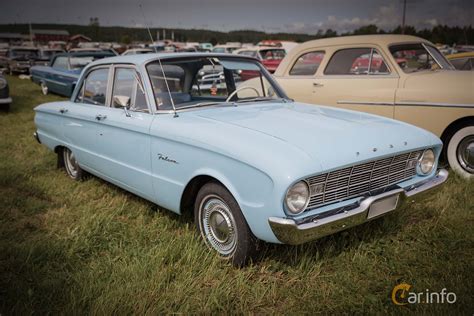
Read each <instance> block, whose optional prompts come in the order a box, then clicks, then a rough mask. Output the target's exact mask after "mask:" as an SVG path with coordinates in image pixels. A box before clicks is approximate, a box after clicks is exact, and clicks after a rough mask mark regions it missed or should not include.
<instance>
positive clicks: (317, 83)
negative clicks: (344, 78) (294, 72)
mask: <svg viewBox="0 0 474 316" xmlns="http://www.w3.org/2000/svg"><path fill="white" fill-rule="evenodd" d="M313 87H324V85H323V84H322V83H319V82H313Z"/></svg>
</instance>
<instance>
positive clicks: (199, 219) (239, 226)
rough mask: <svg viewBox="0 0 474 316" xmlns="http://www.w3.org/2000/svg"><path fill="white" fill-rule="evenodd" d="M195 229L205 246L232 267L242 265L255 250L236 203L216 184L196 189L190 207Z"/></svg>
mask: <svg viewBox="0 0 474 316" xmlns="http://www.w3.org/2000/svg"><path fill="white" fill-rule="evenodd" d="M194 217H195V222H196V226H197V228H198V230H199V232H200V234H201V237H202V238H203V239H204V241H205V242H206V244H207V245H208V246H209V247H210V248H211V249H213V250H215V251H217V253H218V254H219V255H220V256H221V257H222V258H223V259H225V260H228V261H230V262H232V264H233V265H235V266H239V267H240V266H243V265H245V264H247V263H248V261H249V260H250V259H252V257H253V255H254V254H255V251H256V249H257V243H258V240H257V238H256V237H255V236H254V235H253V234H252V232H251V231H250V228H249V227H248V225H247V222H246V221H245V218H244V216H243V215H242V212H241V210H240V207H239V205H238V203H237V201H236V200H235V199H234V197H233V196H232V194H231V193H230V192H229V191H228V190H227V189H226V188H224V187H223V186H222V185H220V184H219V183H215V182H210V183H207V184H205V185H204V186H203V187H202V188H201V189H200V190H199V193H198V195H197V198H196V202H195V205H194Z"/></svg>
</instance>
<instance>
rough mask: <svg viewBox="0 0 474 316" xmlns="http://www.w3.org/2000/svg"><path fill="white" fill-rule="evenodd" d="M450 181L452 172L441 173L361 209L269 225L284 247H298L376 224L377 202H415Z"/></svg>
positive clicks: (368, 200)
mask: <svg viewBox="0 0 474 316" xmlns="http://www.w3.org/2000/svg"><path fill="white" fill-rule="evenodd" d="M447 179H448V171H446V170H445V169H440V170H439V171H438V172H437V174H436V175H435V176H434V177H431V178H430V179H428V180H426V181H423V182H421V183H418V184H416V185H413V186H411V187H409V188H406V189H403V188H397V189H393V190H391V191H388V192H384V193H381V194H378V195H375V196H371V197H368V198H366V199H364V200H362V201H360V202H359V203H358V204H357V205H355V206H352V208H350V207H348V208H347V209H344V208H338V209H335V210H332V211H327V212H326V214H330V215H328V216H326V217H322V218H318V217H317V216H312V217H311V216H309V217H307V218H303V219H298V220H295V219H292V218H280V217H270V218H269V219H268V223H269V225H270V227H271V229H272V231H273V233H274V234H275V236H276V238H277V239H278V240H279V241H280V242H282V243H284V244H290V245H298V244H302V243H305V242H308V241H311V240H315V239H318V238H321V237H324V236H327V235H331V234H334V233H337V232H339V231H342V230H345V229H348V228H350V227H353V226H357V225H360V224H362V223H365V222H368V221H369V220H372V218H370V219H369V218H368V214H369V209H370V207H371V206H372V204H374V203H375V202H377V201H381V200H383V199H386V198H389V197H393V196H395V195H399V196H400V197H402V198H405V199H406V198H411V197H413V196H414V195H416V194H420V193H424V192H427V191H428V190H431V189H434V188H436V187H439V186H440V185H441V184H443V183H444V182H445V181H446V180H447ZM402 200H403V199H402ZM391 211H392V210H391V209H387V210H386V213H383V214H381V215H380V216H383V215H385V214H387V213H390V212H391ZM377 217H379V216H377ZM377 217H374V218H377Z"/></svg>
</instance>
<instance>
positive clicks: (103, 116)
mask: <svg viewBox="0 0 474 316" xmlns="http://www.w3.org/2000/svg"><path fill="white" fill-rule="evenodd" d="M106 118H107V115H102V114H97V115H96V116H95V119H96V120H97V121H103V120H105V119H106Z"/></svg>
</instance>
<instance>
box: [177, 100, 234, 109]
mask: <svg viewBox="0 0 474 316" xmlns="http://www.w3.org/2000/svg"><path fill="white" fill-rule="evenodd" d="M218 104H219V105H220V104H229V102H224V101H219V102H217V101H214V102H201V103H196V104H191V105H186V106H180V107H179V108H177V109H176V110H182V109H191V108H198V107H203V106H209V105H218Z"/></svg>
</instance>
